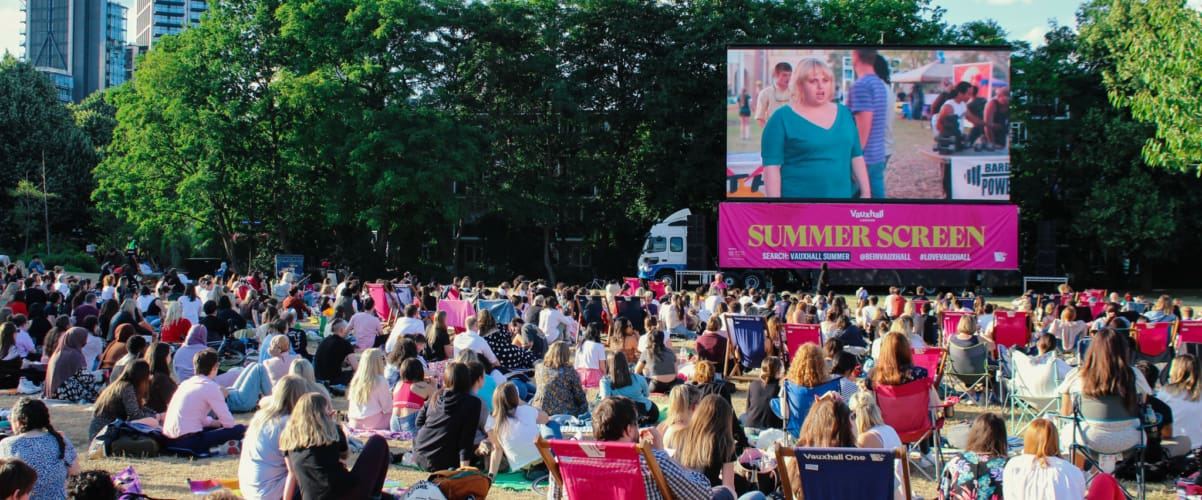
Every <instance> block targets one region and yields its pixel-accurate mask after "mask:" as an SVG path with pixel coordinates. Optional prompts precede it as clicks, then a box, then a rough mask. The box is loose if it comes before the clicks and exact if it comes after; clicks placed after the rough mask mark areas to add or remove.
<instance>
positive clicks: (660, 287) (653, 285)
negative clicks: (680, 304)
mask: <svg viewBox="0 0 1202 500" xmlns="http://www.w3.org/2000/svg"><path fill="white" fill-rule="evenodd" d="M647 288H650V289H651V291H652V292H655V298H656V299H657V300H658V299H661V298H663V297H664V294H666V293H668V284H667V283H664V282H662V281H648V282H647Z"/></svg>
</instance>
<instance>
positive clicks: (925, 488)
mask: <svg viewBox="0 0 1202 500" xmlns="http://www.w3.org/2000/svg"><path fill="white" fill-rule="evenodd" d="M746 389H747V388H746V385H745V384H740V385H739V392H737V393H735V395H734V406H735V410H736V411H737V412H739V413H741V412H743V411H744V410H745V409H746V405H747V399H746V398H747V393H746ZM589 396H590V398H594V397H596V392H595V391H590V393H589ZM16 400H17V397H16V396H0V407H3V408H11V407H12V404H13V403H14V402H16ZM659 402H663V401H659ZM335 406H336V407H337V408H338V409H340V410H345V409H346V399H345V398H335ZM90 408H91V407H89V406H55V407H52V408H51V409H50V412H51V419H52V422H53V424H54V426H55V427H56V428H57V429H58V430H59V431H61V432H62V433H63V434H65V435H66V436H67V438H68V439H69V440H70V441H71V443H72V444H74V445H75V446H76V448H77V449H78V450H79V453H80V456H81V464H82V466H83V469H84V470H89V469H103V470H108V471H110V472H117V471H120V470H122V469H124V468H126V467H128V466H130V465H132V466H133V467H134V469H135V470H137V472H138V474H139V475H140V476H141V479H142V485H143V488H144V489H145V491H146V493H147V494H149V495H150V496H152V497H155V498H189V497H192V494H191V492H190V491H189V490H188V486H187V480H188V479H193V480H198V479H236V478H237V475H238V459H237V457H218V458H210V459H201V460H192V459H184V458H173V457H165V456H164V457H157V458H150V459H127V458H119V459H117V458H109V459H103V460H88V459H86V458H83V455H84V453H85V450H86V448H87V442H86V438H87V436H86V434H87V428H88V422H89V421H90V418H91V411H90ZM988 410H989V411H1001V410H1000V408H999V407H997V406H993V407H990V408H989V409H988ZM982 411H983V410H982V409H981V408H980V407H976V406H969V405H964V404H961V405H958V406H957V407H956V414H955V417H954V418H953V422H959V421H965V422H968V421H971V420H972V419H973V418H975V417H976V415H977V414H979V413H981V412H982ZM235 416H236V417H238V421H239V422H240V423H248V422H249V420H250V416H251V414H249V413H246V414H239V415H235ZM391 444H392V451H393V453H399V452H401V451H404V450H405V449H406V446H405V445H404V443H401V442H392V443H391ZM426 475H427V474H425V473H423V472H419V471H416V470H413V469H408V468H401V467H399V466H392V467H391V468H390V469H389V473H388V478H389V479H396V480H399V481H401V483H402V484H403V485H405V486H408V485H411V484H413V483H414V482H416V481H419V480H422V479H425V477H426ZM912 481H913V491H914V494H915V495H916V497H922V498H927V499H930V498H934V497H935V489H936V485H935V483H933V482H931V481H927V480H925V479H924V478H922V477H921V476H919V475H917V474H914V475H913V478H912ZM489 498H495V499H500V500H507V499H534V498H539V496H538V495H536V494H534V493H533V492H531V491H522V492H516V491H508V490H500V489H494V490H493V491H492V492H491V493H490V495H489ZM1148 498H1150V499H1154V500H1168V499H1172V498H1175V494H1174V491H1173V489H1172V485H1171V484H1168V483H1164V484H1150V485H1149V486H1148Z"/></svg>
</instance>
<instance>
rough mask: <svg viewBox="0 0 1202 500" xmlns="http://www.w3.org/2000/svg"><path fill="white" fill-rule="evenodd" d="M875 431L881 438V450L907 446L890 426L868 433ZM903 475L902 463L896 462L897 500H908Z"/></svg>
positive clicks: (894, 495)
mask: <svg viewBox="0 0 1202 500" xmlns="http://www.w3.org/2000/svg"><path fill="white" fill-rule="evenodd" d="M873 431H876V435H877V436H879V437H880V438H881V448H885V449H888V450H892V449H896V448H901V447H903V446H905V445H903V444H902V442H901V436H898V435H897V431H895V430H893V428H892V427H890V426H888V425H885V424H881V425H876V426H873V427H872V428H870V429H868V432H873ZM903 474H904V471H902V463H901V461H900V460H895V461H894V463H893V484H894V486H893V497H894V498H895V499H897V500H903V499H904V498H906V486H905V485H906V483H905V482H904V481H903V479H904V478H903V476H902V475H903Z"/></svg>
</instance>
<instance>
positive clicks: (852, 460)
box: [776, 448, 910, 500]
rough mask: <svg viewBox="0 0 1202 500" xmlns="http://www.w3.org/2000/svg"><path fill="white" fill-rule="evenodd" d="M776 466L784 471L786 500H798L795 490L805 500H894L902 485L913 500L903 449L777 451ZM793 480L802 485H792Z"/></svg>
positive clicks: (783, 488) (784, 449)
mask: <svg viewBox="0 0 1202 500" xmlns="http://www.w3.org/2000/svg"><path fill="white" fill-rule="evenodd" d="M786 457H791V458H793V459H795V460H796V462H797V475H796V476H792V475H791V474H789V471H788V470H784V469H785V468H787V467H788V466H787V465H786V464H787V462H786V461H785V458H786ZM899 462H900V469H901V470H900V471H898V463H899ZM776 463H777V464H779V465H778V467H781V468H782V473H781V474H780V481H781V491H782V493H784V497H785V499H786V500H792V499H793V498H795V496H794V494H793V492H794V491H795V490H796V491H800V492H801V493H802V494H803V495H804V496H805V498H829V499H852V498H873V499H886V498H894V491H895V488H896V487H897V486H898V484H897V483H899V482H900V483H901V486H902V488H903V489H904V491H905V492H906V499H907V500H908V499H909V498H910V466H909V461H908V460H906V450H905V449H904V448H897V449H893V450H890V449H872V448H777V449H776ZM899 476H900V477H899ZM792 477H796V478H797V480H798V481H799V482H800V483H801V484H797V485H794V484H791V482H792V480H793V479H792Z"/></svg>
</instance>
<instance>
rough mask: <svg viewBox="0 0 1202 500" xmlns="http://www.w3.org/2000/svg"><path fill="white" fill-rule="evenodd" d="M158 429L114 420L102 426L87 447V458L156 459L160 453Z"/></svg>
mask: <svg viewBox="0 0 1202 500" xmlns="http://www.w3.org/2000/svg"><path fill="white" fill-rule="evenodd" d="M160 432H161V431H159V430H158V429H155V428H153V427H150V426H146V425H141V424H136V423H132V422H126V421H124V420H115V421H113V422H112V423H110V424H108V425H106V426H104V428H103V429H101V430H100V432H98V433H97V434H96V437H95V438H93V439H92V442H91V443H90V444H89V446H88V458H92V459H97V458H105V457H117V456H129V457H141V458H149V457H157V456H159V452H160V451H161V447H160V445H159V442H158V439H157V436H156V435H155V434H157V433H160Z"/></svg>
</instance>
